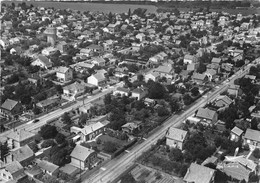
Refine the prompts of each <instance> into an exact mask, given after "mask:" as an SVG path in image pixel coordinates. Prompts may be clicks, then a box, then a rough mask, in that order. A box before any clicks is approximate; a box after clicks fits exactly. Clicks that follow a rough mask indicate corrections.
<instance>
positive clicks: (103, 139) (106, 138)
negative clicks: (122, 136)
mask: <svg viewBox="0 0 260 183" xmlns="http://www.w3.org/2000/svg"><path fill="white" fill-rule="evenodd" d="M98 138H99V139H100V140H101V142H102V143H104V142H112V143H114V144H116V145H117V147H122V146H124V145H125V144H126V143H127V141H126V140H119V139H117V138H115V137H111V136H109V135H101V136H100V137H98Z"/></svg>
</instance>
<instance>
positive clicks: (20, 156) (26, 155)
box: [6, 145, 35, 166]
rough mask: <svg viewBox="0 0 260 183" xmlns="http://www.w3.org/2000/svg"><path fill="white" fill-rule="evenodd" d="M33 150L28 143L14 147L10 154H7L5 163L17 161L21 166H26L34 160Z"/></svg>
mask: <svg viewBox="0 0 260 183" xmlns="http://www.w3.org/2000/svg"><path fill="white" fill-rule="evenodd" d="M34 157H35V156H34V152H33V151H32V149H31V148H30V147H29V146H28V145H24V146H22V147H19V148H16V149H14V150H11V151H10V155H9V156H7V158H6V160H7V163H11V162H13V161H18V162H19V163H21V165H22V166H28V165H29V164H31V163H32V161H33V160H34Z"/></svg>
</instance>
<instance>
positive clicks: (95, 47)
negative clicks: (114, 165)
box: [86, 44, 104, 53]
mask: <svg viewBox="0 0 260 183" xmlns="http://www.w3.org/2000/svg"><path fill="white" fill-rule="evenodd" d="M86 49H87V50H89V51H91V52H96V53H102V52H103V51H104V48H103V47H102V46H99V45H95V44H91V45H89V46H88V47H86Z"/></svg>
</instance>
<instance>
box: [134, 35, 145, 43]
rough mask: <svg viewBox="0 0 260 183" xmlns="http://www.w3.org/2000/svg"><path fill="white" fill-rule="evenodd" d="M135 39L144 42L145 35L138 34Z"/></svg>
mask: <svg viewBox="0 0 260 183" xmlns="http://www.w3.org/2000/svg"><path fill="white" fill-rule="evenodd" d="M135 37H136V39H139V40H140V42H142V41H144V40H145V34H144V33H139V34H137V35H136V36H135Z"/></svg>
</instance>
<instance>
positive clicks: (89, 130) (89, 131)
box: [80, 121, 109, 141]
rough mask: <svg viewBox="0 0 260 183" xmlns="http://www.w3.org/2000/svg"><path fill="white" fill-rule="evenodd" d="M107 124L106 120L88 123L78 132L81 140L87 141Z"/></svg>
mask: <svg viewBox="0 0 260 183" xmlns="http://www.w3.org/2000/svg"><path fill="white" fill-rule="evenodd" d="M108 124H109V122H108V121H105V122H103V123H101V122H97V123H93V124H90V125H86V126H85V127H84V128H83V129H82V130H81V132H80V137H81V140H82V141H88V140H92V139H94V138H95V137H96V136H98V135H100V134H102V133H103V132H105V131H106V126H107V125H108Z"/></svg>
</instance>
